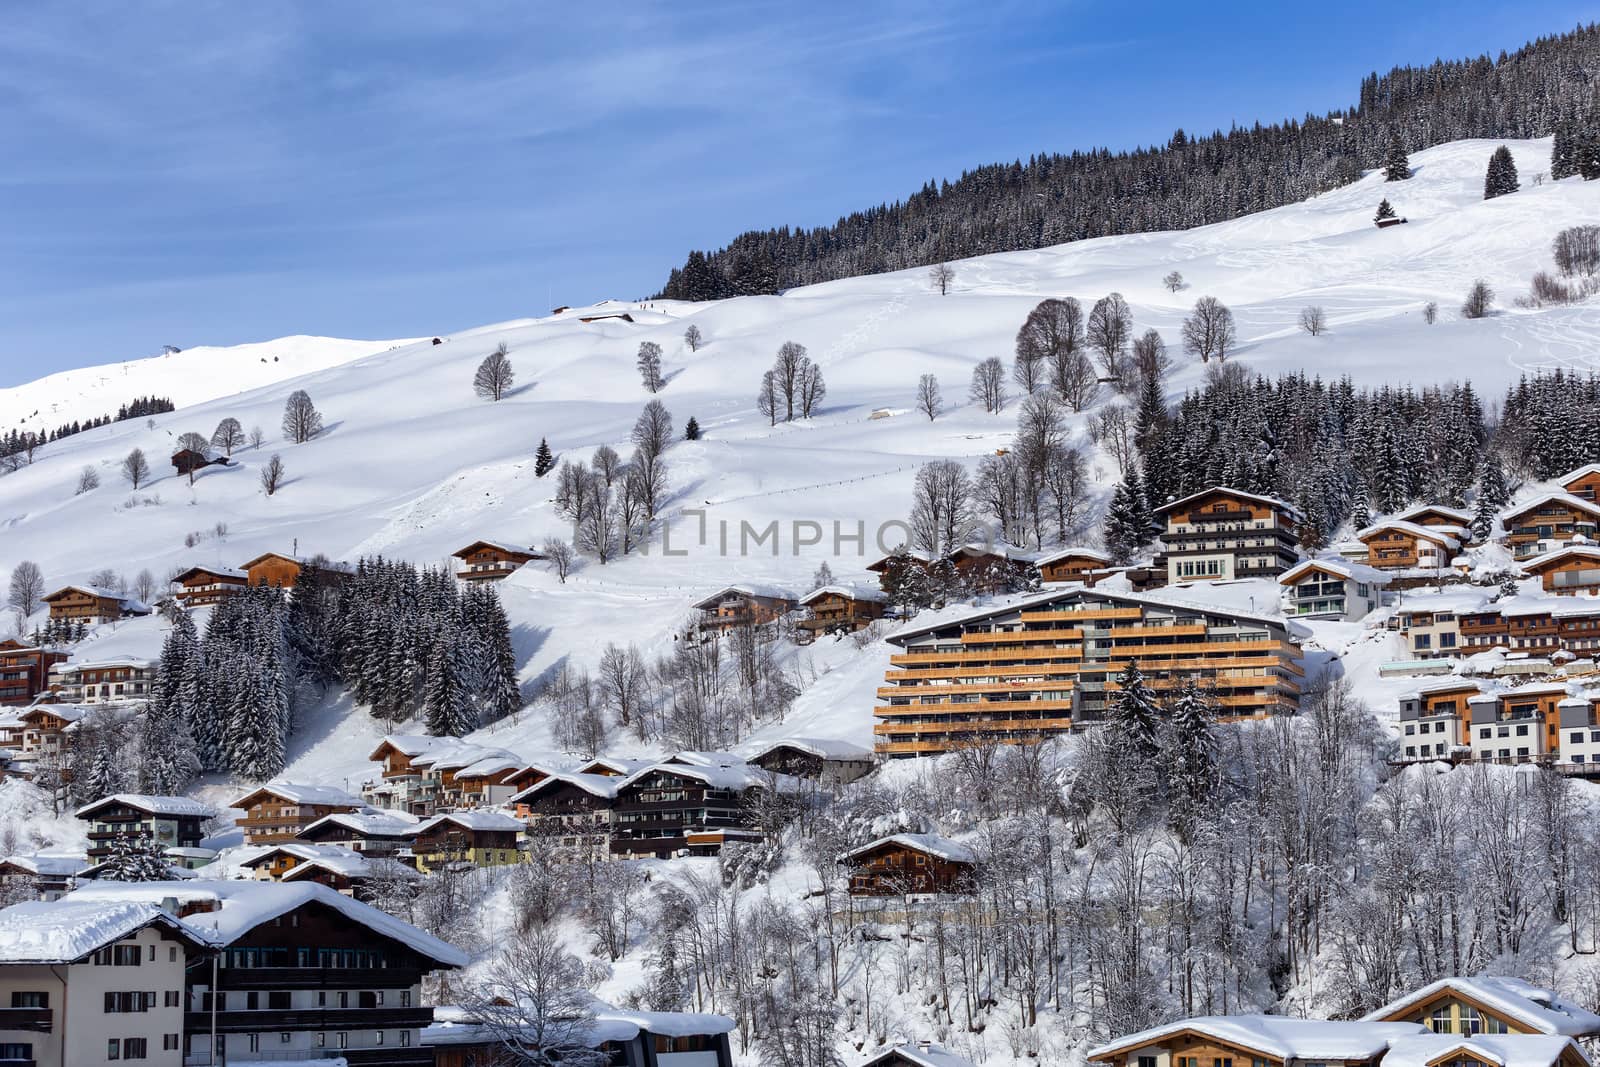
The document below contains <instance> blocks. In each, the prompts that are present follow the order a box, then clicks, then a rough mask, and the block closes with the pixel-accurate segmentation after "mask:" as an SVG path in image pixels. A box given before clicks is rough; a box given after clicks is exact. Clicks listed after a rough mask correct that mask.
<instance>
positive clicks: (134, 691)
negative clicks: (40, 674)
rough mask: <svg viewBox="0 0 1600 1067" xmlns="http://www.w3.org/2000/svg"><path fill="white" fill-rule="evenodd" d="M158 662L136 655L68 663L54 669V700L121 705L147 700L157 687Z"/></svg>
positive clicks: (52, 696) (51, 677)
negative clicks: (130, 701) (127, 702)
mask: <svg viewBox="0 0 1600 1067" xmlns="http://www.w3.org/2000/svg"><path fill="white" fill-rule="evenodd" d="M157 670H158V668H157V665H156V662H155V661H154V660H148V659H141V658H138V657H134V656H129V657H122V658H116V659H99V660H65V661H62V662H59V663H56V664H53V665H52V666H51V667H50V680H49V684H50V699H51V700H52V701H57V702H60V703H62V704H120V703H123V702H125V701H129V700H147V699H149V697H150V693H151V691H152V690H153V689H154V688H155V684H156V673H157Z"/></svg>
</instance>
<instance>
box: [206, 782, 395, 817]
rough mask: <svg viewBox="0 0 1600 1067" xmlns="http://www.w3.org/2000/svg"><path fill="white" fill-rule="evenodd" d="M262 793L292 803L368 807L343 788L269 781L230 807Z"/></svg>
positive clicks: (362, 808)
mask: <svg viewBox="0 0 1600 1067" xmlns="http://www.w3.org/2000/svg"><path fill="white" fill-rule="evenodd" d="M262 793H265V794H267V795H268V796H274V797H277V798H278V799H280V800H286V801H288V802H289V803H291V804H311V805H318V806H327V805H333V806H340V805H342V806H345V807H350V808H354V809H356V810H357V811H364V810H366V809H367V804H366V802H365V801H362V800H359V799H357V798H356V797H353V796H351V795H350V794H349V793H346V792H345V791H344V790H342V789H335V788H333V787H332V786H327V785H303V784H300V783H298V782H268V783H267V784H266V785H258V786H256V787H255V788H254V789H252V790H250V792H248V793H246V794H245V795H244V796H242V797H240V798H239V799H238V800H235V801H234V802H233V803H231V804H229V805H228V807H230V808H237V807H239V806H240V805H242V804H246V803H248V802H250V801H252V800H254V799H255V798H256V797H257V796H258V795H259V794H262Z"/></svg>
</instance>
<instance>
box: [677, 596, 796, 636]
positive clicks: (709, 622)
mask: <svg viewBox="0 0 1600 1067" xmlns="http://www.w3.org/2000/svg"><path fill="white" fill-rule="evenodd" d="M795 606H796V604H795V598H794V597H793V596H792V595H790V594H788V593H786V592H783V591H781V590H775V589H766V588H762V587H758V586H745V585H731V586H728V587H727V588H726V589H721V590H719V591H717V592H716V593H713V594H712V595H711V596H708V597H706V598H705V599H704V600H701V601H698V602H696V603H695V605H694V607H695V609H696V610H697V611H698V612H699V613H700V619H699V621H698V623H697V625H698V626H699V628H700V629H701V630H702V631H707V632H711V633H723V632H725V631H728V630H735V629H738V628H739V627H741V626H766V625H769V624H770V623H774V622H777V621H778V620H779V619H781V618H783V617H784V616H785V615H787V614H789V612H791V611H793V610H794V609H795Z"/></svg>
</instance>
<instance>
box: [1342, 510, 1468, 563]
mask: <svg viewBox="0 0 1600 1067" xmlns="http://www.w3.org/2000/svg"><path fill="white" fill-rule="evenodd" d="M1356 538H1357V539H1358V540H1359V541H1360V542H1361V543H1362V544H1363V545H1366V546H1367V566H1369V567H1376V568H1377V569H1378V570H1384V571H1396V570H1411V569H1415V568H1423V569H1432V570H1438V569H1441V568H1444V567H1448V566H1449V565H1450V562H1451V560H1453V559H1454V558H1455V553H1456V550H1457V549H1458V548H1459V547H1460V546H1461V539H1460V538H1459V537H1458V536H1456V535H1455V534H1452V533H1450V532H1448V531H1447V529H1446V528H1443V527H1438V526H1424V525H1421V524H1419V523H1414V522H1403V521H1400V520H1392V521H1388V522H1380V523H1377V524H1375V525H1373V526H1369V527H1367V528H1366V529H1365V530H1362V531H1361V532H1360V533H1358V534H1356Z"/></svg>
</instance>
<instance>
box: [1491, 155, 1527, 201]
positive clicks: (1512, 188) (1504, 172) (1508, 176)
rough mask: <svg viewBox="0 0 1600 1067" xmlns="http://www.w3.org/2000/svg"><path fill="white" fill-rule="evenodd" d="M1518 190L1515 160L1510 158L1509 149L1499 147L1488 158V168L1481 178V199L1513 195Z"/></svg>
mask: <svg viewBox="0 0 1600 1067" xmlns="http://www.w3.org/2000/svg"><path fill="white" fill-rule="evenodd" d="M1518 188H1519V185H1518V183H1517V163H1516V160H1514V159H1512V158H1511V149H1509V148H1507V147H1506V146H1505V145H1501V146H1500V147H1499V148H1496V149H1495V150H1494V154H1493V155H1491V156H1490V157H1489V167H1488V169H1487V170H1486V171H1485V173H1484V176H1483V198H1484V199H1485V200H1493V199H1494V198H1495V197H1497V196H1506V195H1507V194H1509V193H1514V192H1516V191H1517V189H1518Z"/></svg>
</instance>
